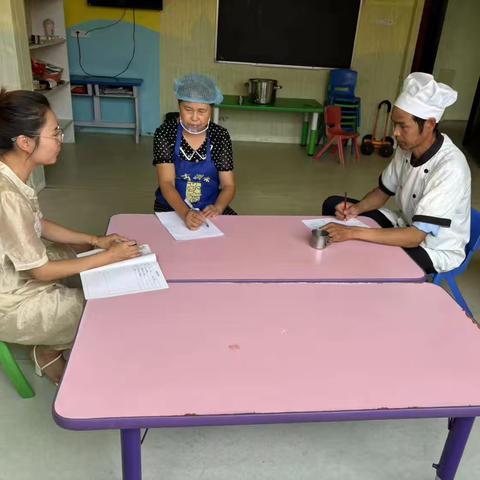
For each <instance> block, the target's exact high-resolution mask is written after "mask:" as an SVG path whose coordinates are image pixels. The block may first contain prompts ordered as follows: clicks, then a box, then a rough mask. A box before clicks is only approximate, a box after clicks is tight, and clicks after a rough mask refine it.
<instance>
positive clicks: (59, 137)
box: [11, 127, 65, 143]
mask: <svg viewBox="0 0 480 480" xmlns="http://www.w3.org/2000/svg"><path fill="white" fill-rule="evenodd" d="M25 136H26V137H30V138H35V137H38V138H53V139H54V140H56V141H57V142H58V143H63V140H64V139H65V132H64V131H63V129H62V127H57V128H56V129H55V133H54V134H53V135H25ZM18 137H20V135H18V136H17V137H13V138H11V140H12V142H16V141H17V138H18Z"/></svg>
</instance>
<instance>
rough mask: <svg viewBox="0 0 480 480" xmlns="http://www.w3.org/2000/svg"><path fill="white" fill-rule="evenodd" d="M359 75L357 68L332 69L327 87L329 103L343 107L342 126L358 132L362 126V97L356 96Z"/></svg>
mask: <svg viewBox="0 0 480 480" xmlns="http://www.w3.org/2000/svg"><path fill="white" fill-rule="evenodd" d="M357 77H358V74H357V72H356V71H355V70H349V69H346V68H339V69H336V70H332V71H331V72H330V80H329V82H328V87H327V104H328V105H336V106H337V107H340V108H341V109H342V128H343V129H344V130H347V131H348V132H356V131H358V129H359V127H360V117H361V110H360V97H357V96H355V87H356V85H357Z"/></svg>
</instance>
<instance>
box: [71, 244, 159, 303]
mask: <svg viewBox="0 0 480 480" xmlns="http://www.w3.org/2000/svg"><path fill="white" fill-rule="evenodd" d="M102 251H103V250H102V249H96V250H90V251H88V252H84V253H80V254H79V255H77V256H78V257H86V256H89V255H94V254H95V253H99V252H102ZM140 251H141V252H142V254H141V256H140V257H136V258H131V259H129V260H122V261H120V262H116V263H111V264H110V265H104V266H103V267H97V268H92V269H91V270H85V271H84V272H81V273H80V278H81V280H82V285H83V292H84V295H85V298H86V299H87V300H89V299H93V298H106V297H117V296H119V295H127V294H130V293H140V292H150V291H152V290H162V289H165V288H168V284H167V281H166V280H165V277H164V276H163V273H162V270H161V269H160V265H159V264H158V262H157V258H156V256H155V254H154V253H152V252H151V250H150V248H149V246H148V245H140Z"/></svg>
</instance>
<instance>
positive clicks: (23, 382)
mask: <svg viewBox="0 0 480 480" xmlns="http://www.w3.org/2000/svg"><path fill="white" fill-rule="evenodd" d="M0 364H1V365H2V367H3V369H4V371H5V373H6V374H7V377H8V378H9V379H10V381H11V382H12V383H13V385H14V386H15V388H16V389H17V392H18V394H19V395H20V396H21V397H23V398H32V397H34V396H35V392H34V391H33V389H32V387H31V386H30V384H29V383H28V380H27V379H26V378H25V375H24V374H23V372H22V371H21V370H20V367H19V366H18V365H17V362H16V360H15V358H14V357H13V355H12V352H11V351H10V348H9V347H8V345H7V344H6V343H5V342H2V341H0Z"/></svg>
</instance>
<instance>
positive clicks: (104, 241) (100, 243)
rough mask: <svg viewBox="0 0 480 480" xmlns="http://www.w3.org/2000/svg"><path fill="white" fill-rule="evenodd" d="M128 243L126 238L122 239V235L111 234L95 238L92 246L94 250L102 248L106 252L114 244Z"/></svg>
mask: <svg viewBox="0 0 480 480" xmlns="http://www.w3.org/2000/svg"><path fill="white" fill-rule="evenodd" d="M128 241H129V239H128V238H126V237H123V236H122V235H117V234H116V233H112V234H111V235H107V236H105V237H97V238H96V240H95V243H94V245H93V246H94V248H103V249H104V250H108V249H109V248H110V247H111V246H112V245H114V244H115V243H120V242H128Z"/></svg>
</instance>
